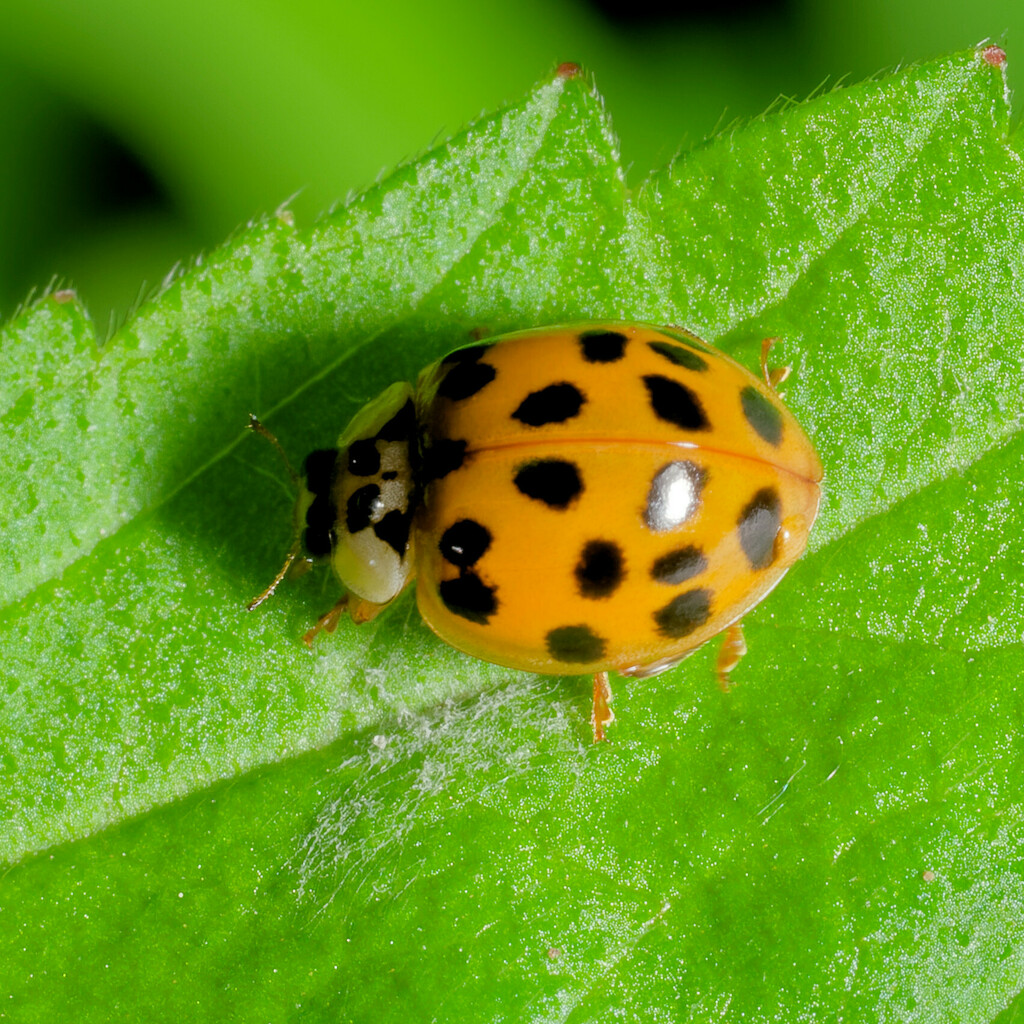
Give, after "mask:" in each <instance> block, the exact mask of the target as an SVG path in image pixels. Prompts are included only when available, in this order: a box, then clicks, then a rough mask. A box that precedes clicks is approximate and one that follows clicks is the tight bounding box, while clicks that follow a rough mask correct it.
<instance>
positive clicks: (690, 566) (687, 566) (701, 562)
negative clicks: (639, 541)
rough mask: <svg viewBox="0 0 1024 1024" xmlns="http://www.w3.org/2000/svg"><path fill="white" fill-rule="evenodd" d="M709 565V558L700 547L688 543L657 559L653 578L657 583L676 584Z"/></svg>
mask: <svg viewBox="0 0 1024 1024" xmlns="http://www.w3.org/2000/svg"><path fill="white" fill-rule="evenodd" d="M707 567H708V560H707V559H706V558H705V557H704V553H703V552H702V551H701V550H700V548H698V547H694V546H693V545H692V544H688V545H687V546H686V547H684V548H676V550H675V551H669V552H668V553H667V554H664V555H662V556H661V557H660V558H657V559H655V561H654V564H653V565H652V566H651V579H653V580H655V581H656V582H657V583H665V584H668V585H669V586H674V585H676V584H678V583H685V582H686V581H687V580H688V579H692V578H693V577H694V576H698V575H699V574H700V573H702V572H704V570H705V569H707Z"/></svg>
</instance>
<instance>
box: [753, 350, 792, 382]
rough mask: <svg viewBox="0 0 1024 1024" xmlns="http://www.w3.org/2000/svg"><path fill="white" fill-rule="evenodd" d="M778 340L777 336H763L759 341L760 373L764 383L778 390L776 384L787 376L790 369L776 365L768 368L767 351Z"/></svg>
mask: <svg viewBox="0 0 1024 1024" xmlns="http://www.w3.org/2000/svg"><path fill="white" fill-rule="evenodd" d="M778 340H779V339H778V338H765V339H764V341H762V342H761V374H762V375H763V376H764V382H765V384H767V385H768V387H770V388H771V389H772V391H776V390H778V385H779V384H781V383H782V382H783V381H784V380H785V379H786V378H787V377H788V376H789V374H790V370H791V369H792V368H791V367H789V366H776V367H773V368H772V369H771V370H769V369H768V351H769V349H771V347H772V345H774V344H775V342H776V341H778Z"/></svg>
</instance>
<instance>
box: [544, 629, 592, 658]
mask: <svg viewBox="0 0 1024 1024" xmlns="http://www.w3.org/2000/svg"><path fill="white" fill-rule="evenodd" d="M545 640H546V643H547V648H548V654H550V655H551V657H552V658H554V659H555V660H556V661H564V662H565V663H566V664H568V665H583V664H586V663H587V662H592V661H600V660H601V659H602V658H603V657H604V653H605V651H606V650H607V647H608V645H607V643H606V642H605V640H604V638H603V637H600V636H598V635H597V634H596V633H595V632H594V631H593V630H592V629H591V628H590V627H589V626H587V625H580V626H559V627H558V628H557V629H552V630H551V631H550V632H549V633H548V635H547V637H546V638H545Z"/></svg>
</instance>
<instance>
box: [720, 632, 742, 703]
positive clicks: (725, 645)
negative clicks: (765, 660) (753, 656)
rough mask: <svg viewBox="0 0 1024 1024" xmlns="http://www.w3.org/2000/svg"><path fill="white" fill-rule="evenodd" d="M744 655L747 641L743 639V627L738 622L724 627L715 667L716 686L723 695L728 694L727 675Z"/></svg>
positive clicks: (728, 682) (728, 680)
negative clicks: (720, 689)
mask: <svg viewBox="0 0 1024 1024" xmlns="http://www.w3.org/2000/svg"><path fill="white" fill-rule="evenodd" d="M746 653H747V641H746V640H744V639H743V627H742V626H741V625H740V624H739V623H738V622H734V623H733V624H732V625H731V626H727V627H726V630H725V636H724V637H723V638H722V646H721V648H720V649H719V651H718V662H717V664H716V665H715V670H716V674H717V675H718V685H719V686H721V687H722V691H723V692H724V693H728V692H729V686H730V683H731V680H730V679H729V673H730V672H731V671H732V670H733V669H734V668H735V667H736V666H737V665H738V664H739V663H740V660H741V659H742V658H743V655H744V654H746Z"/></svg>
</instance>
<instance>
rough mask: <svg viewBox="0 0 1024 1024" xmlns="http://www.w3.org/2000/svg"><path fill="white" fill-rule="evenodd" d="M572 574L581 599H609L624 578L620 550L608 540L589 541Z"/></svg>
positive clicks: (584, 546)
mask: <svg viewBox="0 0 1024 1024" xmlns="http://www.w3.org/2000/svg"><path fill="white" fill-rule="evenodd" d="M574 573H575V576H576V583H577V585H578V587H579V590H580V594H581V595H582V596H583V597H590V598H602V597H610V596H611V595H612V594H613V593H614V592H615V591H616V590H617V589H618V586H619V584H620V583H621V582H622V580H623V577H624V576H625V567H624V565H623V559H622V549H621V548H620V547H619V546H618V544H613V543H612V542H611V541H610V540H589V541H587V543H586V544H584V545H583V551H582V552H581V553H580V559H579V561H578V562H577V563H576V568H575V570H574Z"/></svg>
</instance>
